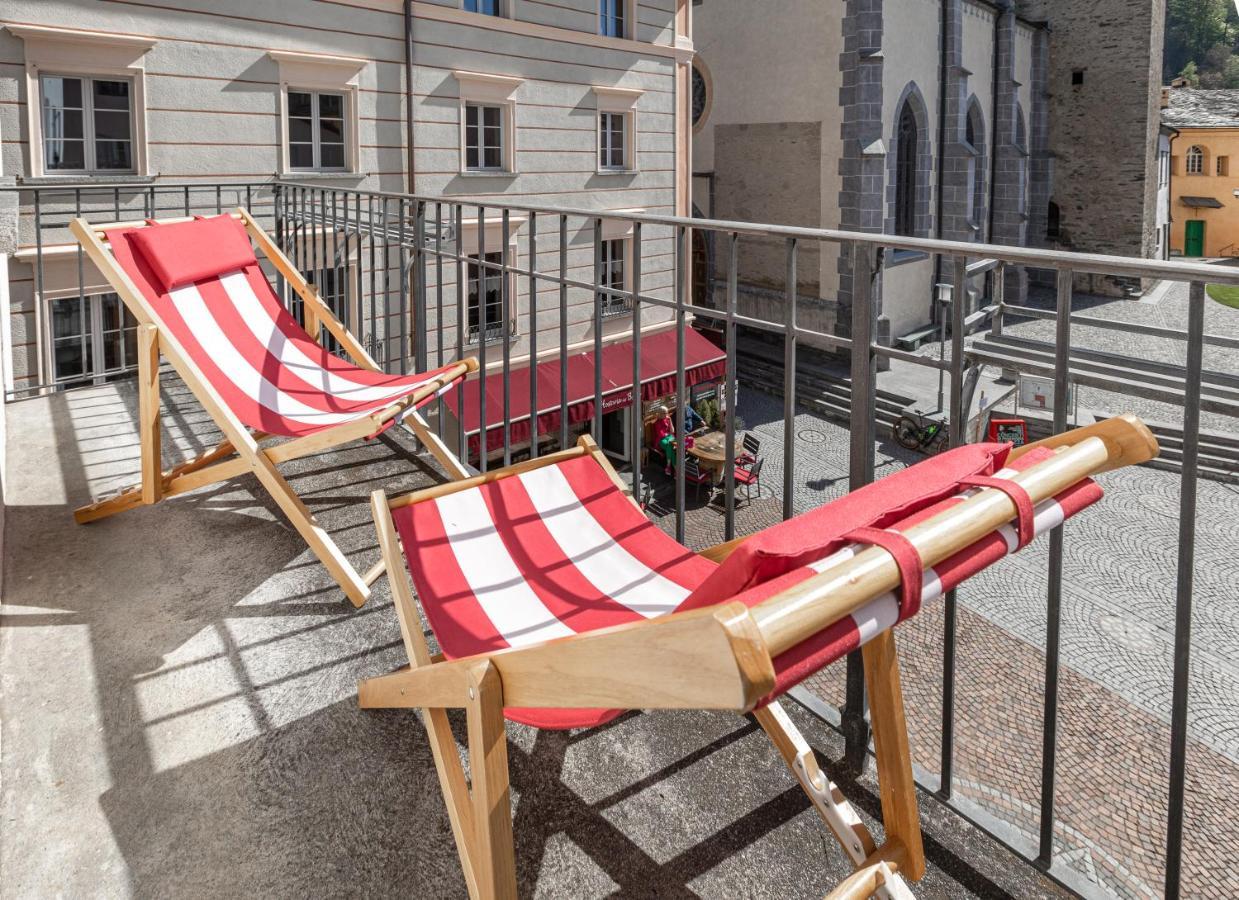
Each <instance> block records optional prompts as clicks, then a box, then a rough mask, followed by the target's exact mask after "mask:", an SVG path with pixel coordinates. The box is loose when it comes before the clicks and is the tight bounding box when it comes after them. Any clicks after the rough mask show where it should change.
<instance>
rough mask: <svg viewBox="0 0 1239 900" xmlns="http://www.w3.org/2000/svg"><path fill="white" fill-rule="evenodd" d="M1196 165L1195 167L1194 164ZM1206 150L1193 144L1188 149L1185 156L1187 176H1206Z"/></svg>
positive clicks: (1184, 163)
mask: <svg viewBox="0 0 1239 900" xmlns="http://www.w3.org/2000/svg"><path fill="white" fill-rule="evenodd" d="M1193 161H1195V163H1196V165H1195V167H1193V165H1192V162H1193ZM1205 162H1206V155H1205V148H1204V147H1202V146H1200V145H1199V144H1193V145H1192V146H1190V147H1188V148H1187V153H1185V154H1183V172H1184V174H1185V175H1203V174H1205Z"/></svg>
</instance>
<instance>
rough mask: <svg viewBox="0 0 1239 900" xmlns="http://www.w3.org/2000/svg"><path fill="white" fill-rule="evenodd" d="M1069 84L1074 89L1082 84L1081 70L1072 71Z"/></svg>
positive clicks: (1082, 75) (1082, 72) (1082, 74)
mask: <svg viewBox="0 0 1239 900" xmlns="http://www.w3.org/2000/svg"><path fill="white" fill-rule="evenodd" d="M1071 83H1072V84H1073V85H1074V86H1076V87H1079V86H1080V85H1082V84H1084V70H1083V69H1072V71H1071Z"/></svg>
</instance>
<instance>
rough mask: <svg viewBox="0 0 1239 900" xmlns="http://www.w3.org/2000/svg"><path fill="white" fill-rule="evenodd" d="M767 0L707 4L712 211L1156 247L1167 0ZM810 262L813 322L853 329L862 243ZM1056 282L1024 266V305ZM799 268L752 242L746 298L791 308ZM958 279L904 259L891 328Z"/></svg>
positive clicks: (1019, 283)
mask: <svg viewBox="0 0 1239 900" xmlns="http://www.w3.org/2000/svg"><path fill="white" fill-rule="evenodd" d="M755 6H759V4H751V3H746V2H744V0H710V2H709V3H707V4H703V5H702V6H699V7H698V8H697V15H696V19H695V36H696V48H697V53H698V56H697V61H696V63H695V65H696V66H697V68H698V81H699V83H700V84H702V85H703V86H707V87H708V96H707V97H706V98H705V102H703V103H698V105H697V109H695V111H694V112H695V114H697V121H696V122H695V128H696V133H695V138H694V173H695V176H696V177H695V179H694V201H695V205H696V206H697V208H698V210H699V211H700V212H701V213H702V214H704V215H709V216H715V217H718V218H724V219H732V218H736V219H746V218H747V219H757V220H760V221H769V222H776V223H780V224H791V225H804V226H816V227H822V228H840V229H844V230H848V231H859V232H870V233H888V234H901V235H909V236H916V237H925V238H942V239H945V240H956V241H968V242H986V243H996V244H1007V245H1021V246H1045V247H1060V248H1063V249H1071V250H1081V251H1090V252H1103V253H1120V254H1125V255H1151V254H1152V253H1153V252H1154V248H1155V246H1156V238H1155V230H1154V223H1155V212H1156V190H1157V179H1156V147H1157V135H1158V98H1159V88H1160V84H1159V73H1160V66H1161V49H1162V48H1161V25H1162V22H1163V21H1164V0H1142V2H1139V3H1135V4H1131V3H1128V2H1120V0H1100V2H1097V3H1090V4H1079V3H1076V2H1071V0H1020V2H1018V3H1017V2H1013V0H993V2H990V0H844V2H840V3H836V4H821V3H815V2H812V0H787V2H786V3H785V4H781V5H780V15H778V16H770V15H769V14H768V13H766V14H763V13H762V12H761V11H760V10H755V9H754V8H753V7H755ZM1103 162H1104V164H1103ZM798 273H799V281H800V283H799V284H798V298H799V299H798V313H799V319H800V321H801V322H802V323H803V324H804V325H805V326H806V327H809V328H812V329H815V330H820V331H823V332H826V333H846V330H847V323H848V321H849V310H850V303H851V297H852V287H851V280H852V276H851V260H850V259H849V258H848V254H847V253H846V251H845V250H840V249H839V248H837V247H835V246H833V245H824V246H823V247H822V248H821V249H820V251H819V250H817V248H814V250H813V251H812V254H811V255H810V256H809V257H808V258H806V257H805V256H804V255H802V256H801V260H800V265H799V267H798ZM1039 276H1044V273H1038V272H1027V271H1021V270H1014V269H1013V270H1011V271H1009V272H1008V275H1007V278H1008V281H1007V284H1006V290H1007V297H1008V299H1011V300H1018V299H1019V298H1021V297H1022V296H1024V293H1025V292H1026V290H1027V286H1028V282H1029V280H1030V279H1035V278H1037V277H1039ZM783 277H784V275H783V261H782V256H781V253H780V250H779V248H778V247H777V246H774V245H771V246H769V247H765V248H763V247H762V246H760V245H758V246H754V247H751V248H748V249H747V251H746V250H744V249H742V251H741V255H740V266H739V280H740V283H741V301H740V302H741V304H742V307H743V311H745V312H746V313H748V314H750V315H757V316H762V317H765V318H770V317H772V316H773V318H774V319H775V320H776V321H778V320H781V319H782V315H781V313H779V312H778V311H777V310H775V309H773V308H772V307H773V306H774V305H776V304H778V303H780V302H782V300H781V298H782V279H783ZM950 280H951V275H950V273H949V271H946V269H945V265H944V264H942V263H940V261H939V260H938V259H936V258H934V257H933V256H932V255H930V256H927V255H924V254H916V253H907V252H894V253H891V252H888V253H887V254H886V255H885V260H884V264H883V271H882V275H881V280H880V291H879V293H880V297H881V309H882V316H881V319H880V324H879V328H880V336H881V338H882V339H883V340H884V341H888V342H893V341H898V340H899V339H901V338H903V339H905V340H909V341H915V340H916V338H917V337H918V336H924V335H925V332H926V329H927V327H928V326H929V325H930V324H931V323H932V322H933V321H934V320H935V315H936V313H935V311H934V309H933V306H934V303H933V298H934V296H935V295H936V293H937V287H936V286H937V285H939V284H941V283H944V282H949V281H950ZM971 287H972V290H971V291H970V297H969V301H968V302H969V303H970V304H971V305H975V304H977V303H979V302H980V298H983V297H984V296H986V295H987V293H989V292H991V291H992V287H993V286H992V285H991V284H989V283H987V281H986V279H985V277H984V276H982V277H978V278H977V279H976V280H975V283H974V284H973V285H972V286H971ZM1081 287H1083V288H1085V289H1092V290H1096V291H1102V292H1117V291H1119V290H1121V289H1122V287H1123V286H1121V285H1118V284H1114V283H1112V282H1109V281H1106V280H1101V279H1099V280H1097V281H1096V283H1094V282H1092V281H1090V282H1089V283H1087V284H1083V285H1081ZM705 293H706V294H707V295H708V294H709V291H706V292H705ZM707 302H709V301H707Z"/></svg>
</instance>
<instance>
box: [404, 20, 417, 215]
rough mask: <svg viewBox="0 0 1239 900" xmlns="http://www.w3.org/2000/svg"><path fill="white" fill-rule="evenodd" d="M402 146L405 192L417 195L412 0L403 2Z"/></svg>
mask: <svg viewBox="0 0 1239 900" xmlns="http://www.w3.org/2000/svg"><path fill="white" fill-rule="evenodd" d="M404 146H405V170H406V171H405V178H406V182H407V183H406V186H405V192H406V193H409V194H415V193H417V187H416V184H415V182H414V179H415V169H414V165H413V159H414V151H413V0H404Z"/></svg>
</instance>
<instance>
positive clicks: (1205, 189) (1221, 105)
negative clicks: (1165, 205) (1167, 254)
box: [1162, 88, 1239, 257]
mask: <svg viewBox="0 0 1239 900" xmlns="http://www.w3.org/2000/svg"><path fill="white" fill-rule="evenodd" d="M1166 93H1167V99H1168V105H1167V106H1166V108H1165V109H1163V110H1162V124H1163V125H1165V126H1168V128H1169V129H1171V135H1170V148H1171V151H1170V152H1171V163H1170V168H1171V177H1170V196H1169V214H1170V250H1171V253H1173V254H1178V255H1182V256H1197V257H1199V256H1204V257H1222V256H1239V90H1212V91H1202V90H1196V89H1193V88H1171V89H1170V90H1168V91H1167V92H1166Z"/></svg>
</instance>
